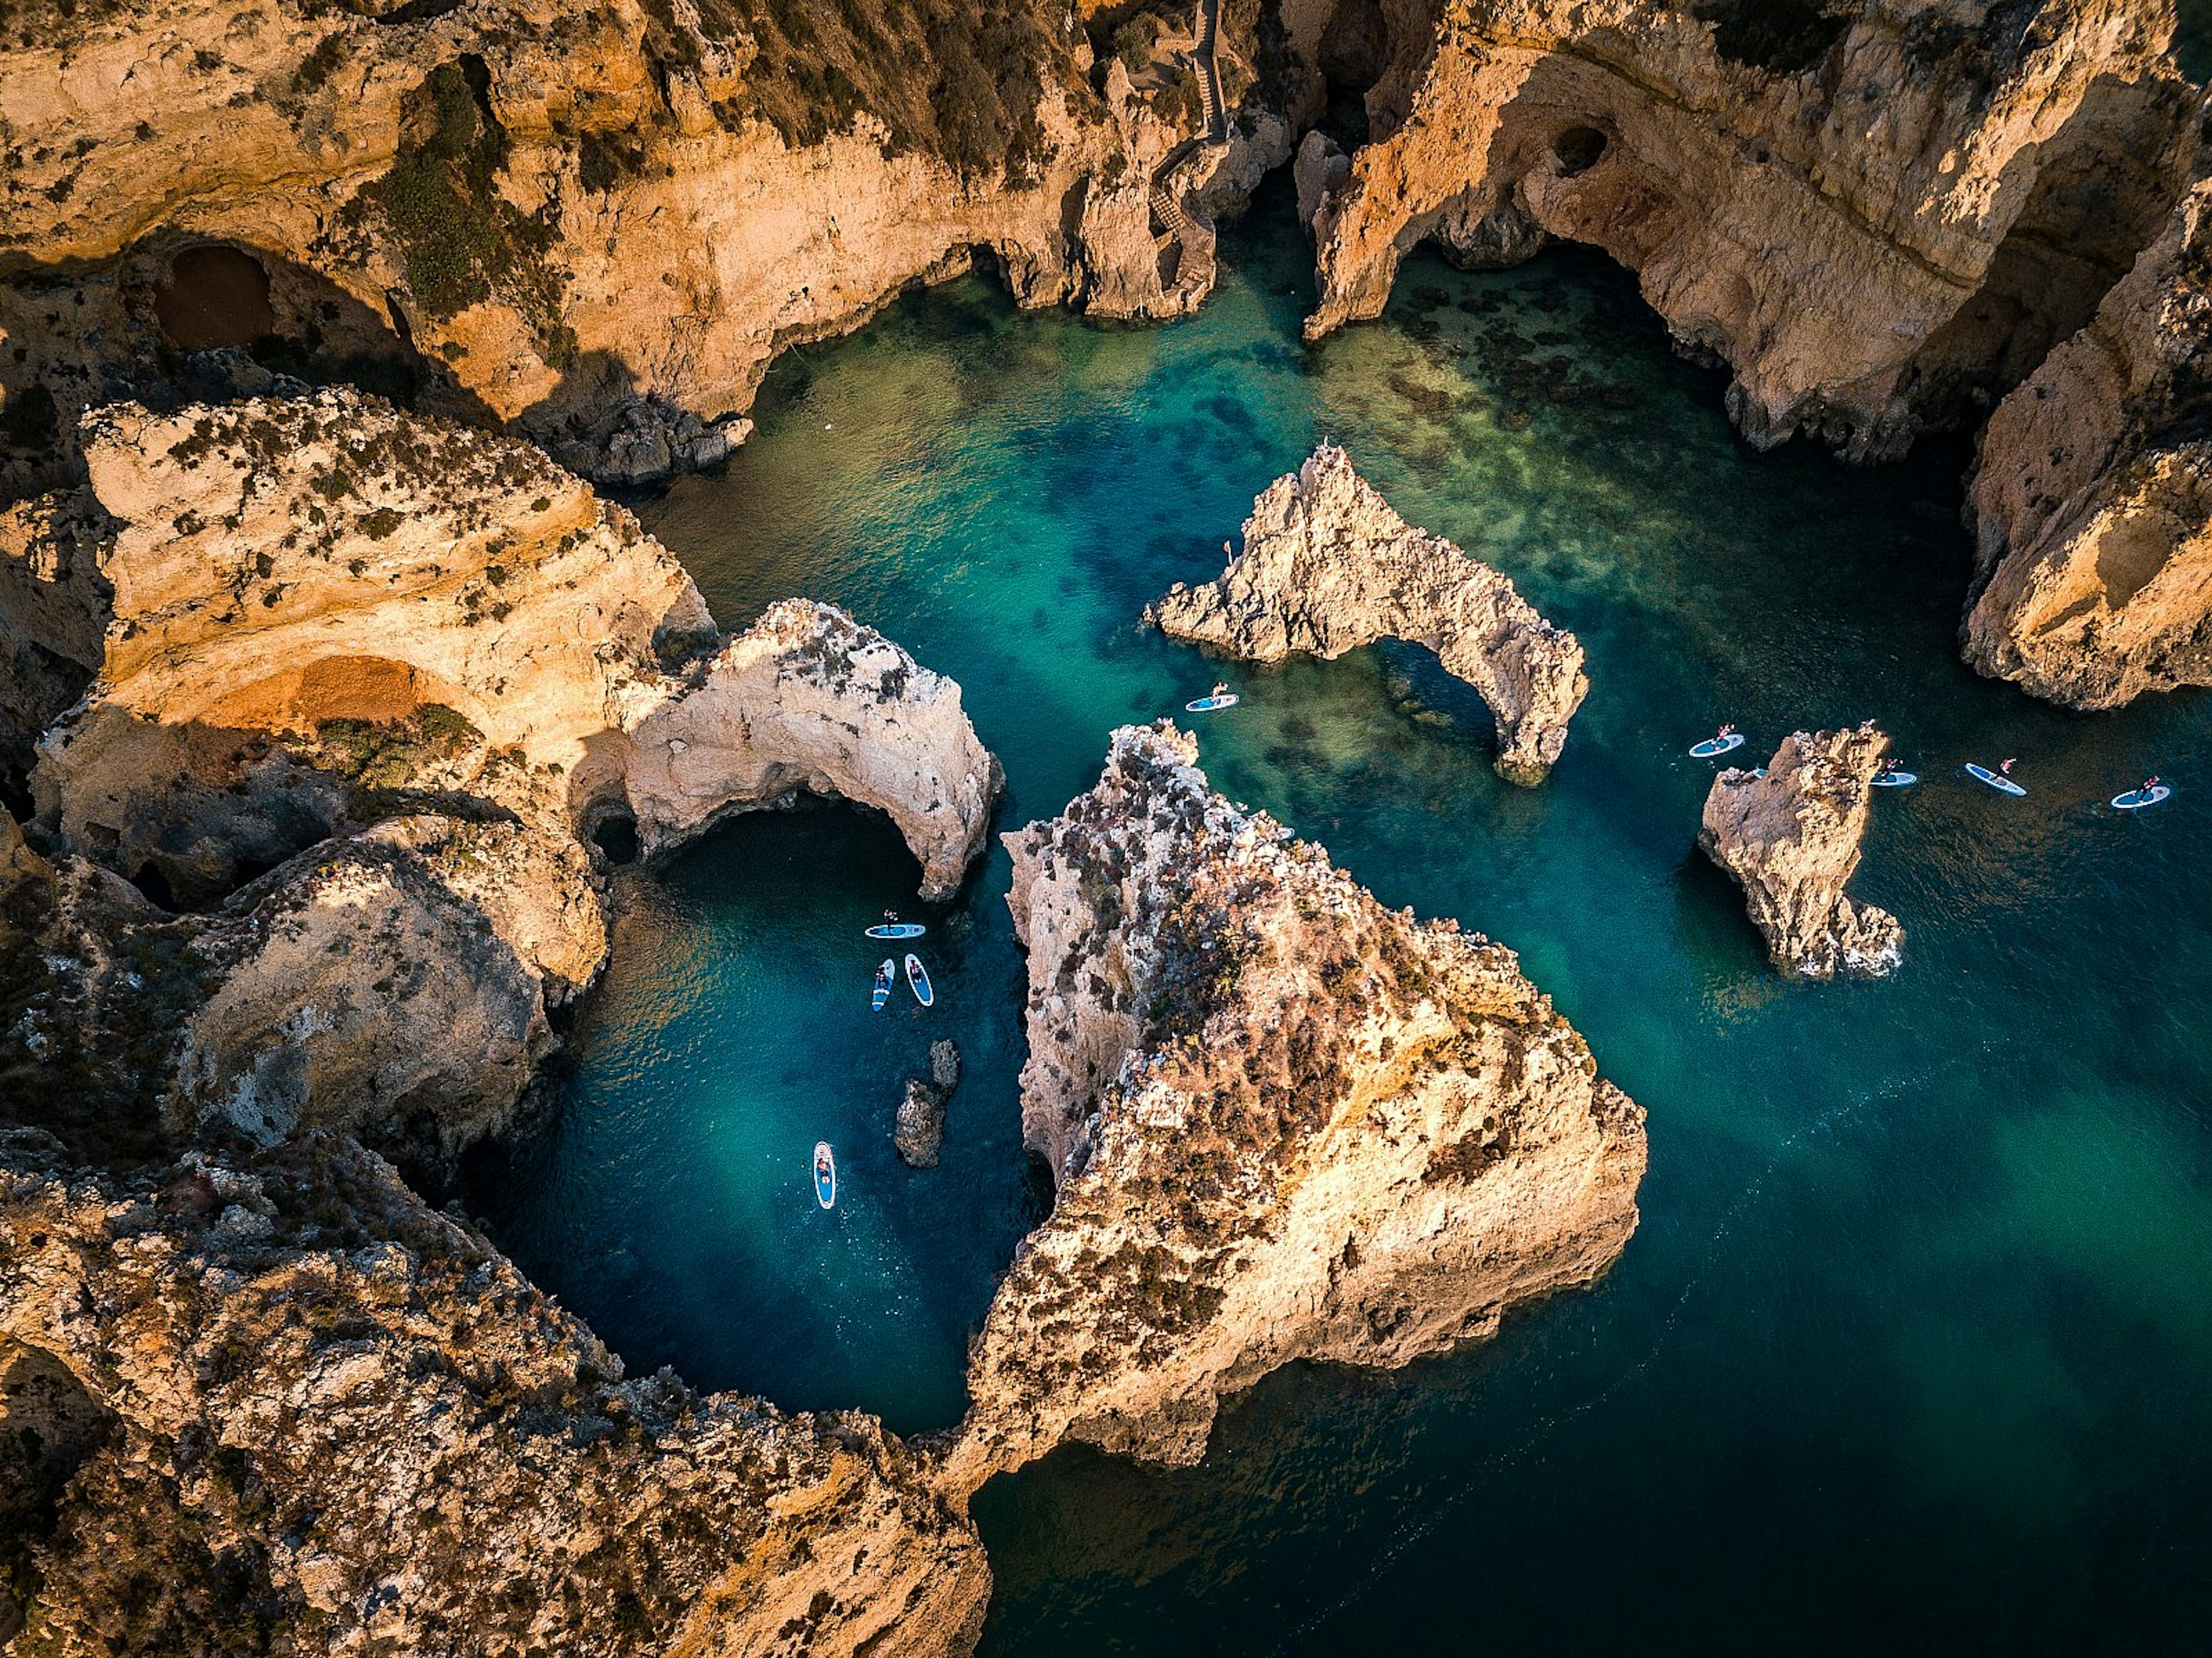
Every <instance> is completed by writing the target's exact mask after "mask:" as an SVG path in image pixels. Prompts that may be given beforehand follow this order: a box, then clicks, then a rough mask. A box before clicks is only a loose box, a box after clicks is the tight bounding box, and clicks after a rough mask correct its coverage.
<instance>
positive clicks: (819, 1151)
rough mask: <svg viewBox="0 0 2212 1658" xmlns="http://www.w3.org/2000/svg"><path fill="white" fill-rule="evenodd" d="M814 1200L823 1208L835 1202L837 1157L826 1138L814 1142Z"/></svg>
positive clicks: (831, 1205)
mask: <svg viewBox="0 0 2212 1658" xmlns="http://www.w3.org/2000/svg"><path fill="white" fill-rule="evenodd" d="M814 1201H815V1202H817V1203H818V1204H820V1205H821V1206H823V1208H824V1209H829V1208H832V1207H834V1206H836V1202H837V1158H836V1154H835V1153H834V1152H832V1151H830V1150H829V1141H827V1140H817V1141H815V1142H814Z"/></svg>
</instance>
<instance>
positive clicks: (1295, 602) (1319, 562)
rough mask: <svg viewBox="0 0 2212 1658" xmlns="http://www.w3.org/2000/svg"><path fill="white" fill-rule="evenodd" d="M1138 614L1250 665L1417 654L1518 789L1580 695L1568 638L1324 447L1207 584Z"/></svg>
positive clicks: (1540, 768)
mask: <svg viewBox="0 0 2212 1658" xmlns="http://www.w3.org/2000/svg"><path fill="white" fill-rule="evenodd" d="M1145 619H1146V621H1147V622H1149V623H1152V624H1153V625H1154V626H1155V627H1158V629H1161V630H1162V631H1163V632H1164V633H1166V634H1168V635H1171V636H1172V637H1174V638H1177V639H1188V640H1193V641H1197V642H1198V643H1200V644H1205V645H1211V646H1213V647H1217V648H1218V649H1220V650H1224V651H1226V652H1228V653H1231V654H1232V655H1235V656H1238V657H1242V658H1244V659H1247V660H1249V661H1255V662H1279V661H1280V660H1281V659H1283V658H1284V657H1285V656H1287V655H1289V654H1290V653H1292V652H1293V651H1301V652H1308V653H1311V654H1313V655H1316V656H1318V657H1321V658H1322V659H1324V660H1327V659H1331V658H1334V657H1339V656H1341V655H1343V654H1344V653H1346V651H1349V650H1353V649H1356V648H1357V647H1359V646H1362V645H1369V644H1372V643H1373V642H1374V641H1376V640H1378V639H1407V640H1411V641H1414V642H1415V643H1417V644H1420V645H1425V646H1426V647H1428V648H1429V649H1431V650H1432V651H1434V652H1435V653H1437V659H1438V660H1439V661H1441V662H1442V663H1443V665H1444V668H1445V671H1448V672H1449V673H1451V674H1454V675H1455V676H1456V677H1459V678H1461V679H1463V680H1465V681H1467V683H1468V684H1470V685H1472V686H1474V688H1475V689H1476V690H1478V691H1480V692H1481V693H1482V700H1483V701H1485V702H1486V703H1488V704H1489V706H1490V711H1491V713H1492V715H1494V716H1495V717H1496V719H1497V721H1498V759H1497V767H1498V775H1500V776H1501V777H1504V778H1505V779H1506V780H1508V781H1510V782H1515V783H1521V784H1524V785H1532V784H1535V783H1540V782H1541V781H1542V780H1543V779H1544V776H1545V774H1546V773H1547V772H1548V771H1550V769H1551V768H1552V766H1553V764H1554V763H1555V762H1557V761H1558V759H1559V751H1560V750H1561V749H1562V748H1564V747H1565V744H1566V740H1567V722H1568V721H1569V720H1571V719H1572V718H1573V717H1574V712H1575V710H1576V709H1577V708H1579V707H1581V706H1582V700H1583V695H1584V694H1585V693H1586V692H1588V690H1589V677H1588V676H1587V675H1585V674H1584V673H1583V647H1582V646H1581V644H1580V643H1579V642H1578V641H1577V640H1576V638H1575V636H1574V635H1572V634H1571V633H1568V632H1566V631H1565V629H1560V628H1555V627H1553V625H1552V624H1551V623H1548V622H1547V621H1546V620H1545V619H1544V618H1543V617H1542V616H1540V615H1538V614H1537V612H1536V610H1535V607H1534V606H1533V605H1531V604H1528V601H1527V600H1525V599H1523V598H1522V597H1521V595H1520V594H1519V593H1518V592H1516V591H1515V589H1514V586H1513V584H1512V582H1510V580H1507V579H1506V578H1505V577H1504V576H1503V575H1500V574H1498V572H1497V571H1495V570H1493V569H1492V568H1490V567H1489V566H1488V565H1486V564H1483V563H1481V562H1478V561H1476V560H1474V559H1472V558H1469V557H1468V556H1467V555H1466V554H1465V553H1463V552H1462V551H1461V550H1459V549H1458V548H1456V547H1455V546H1454V545H1452V544H1451V543H1450V542H1449V541H1446V540H1444V539H1443V537H1441V536H1432V535H1430V534H1429V533H1427V532H1426V531H1422V530H1417V529H1415V528H1414V527H1413V525H1409V524H1407V522H1406V520H1405V519H1402V518H1401V517H1399V516H1398V514H1397V513H1395V512H1394V511H1392V510H1391V507H1390V504H1389V502H1388V501H1384V500H1383V497H1382V496H1381V495H1379V494H1377V493H1376V490H1375V489H1374V488H1373V487H1372V486H1371V485H1370V484H1369V483H1367V482H1366V480H1364V478H1362V477H1360V476H1359V475H1358V473H1357V472H1356V471H1353V470H1352V461H1351V458H1350V457H1349V456H1347V455H1346V453H1345V452H1344V451H1343V450H1342V449H1340V448H1338V447H1337V446H1334V444H1328V443H1324V444H1322V446H1320V447H1319V448H1317V449H1316V450H1315V451H1314V452H1313V453H1312V454H1311V455H1310V456H1309V457H1308V458H1307V459H1306V461H1305V464H1304V465H1302V466H1300V467H1299V468H1298V470H1297V471H1296V472H1292V473H1289V474H1286V475H1285V476H1284V477H1279V478H1278V479H1276V480H1275V482H1274V483H1271V484H1269V485H1268V486H1267V489H1265V490H1264V491H1262V492H1261V495H1260V497H1259V499H1258V500H1257V501H1254V502H1253V504H1252V515H1251V517H1249V518H1248V519H1245V520H1244V550H1243V552H1241V553H1239V554H1237V556H1235V557H1234V558H1233V559H1231V562H1230V564H1229V568H1228V569H1227V570H1226V571H1225V572H1224V573H1223V574H1222V577H1221V579H1220V580H1218V581H1213V582H1209V583H1207V584H1206V586H1202V587H1197V588H1186V587H1184V586H1182V585H1181V584H1180V583H1178V584H1177V585H1176V587H1175V589H1174V590H1173V591H1172V592H1170V593H1169V594H1168V595H1167V596H1166V597H1165V598H1161V599H1158V600H1157V601H1155V602H1154V603H1153V604H1151V605H1150V606H1148V607H1147V608H1146V611H1145Z"/></svg>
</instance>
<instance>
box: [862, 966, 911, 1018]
mask: <svg viewBox="0 0 2212 1658" xmlns="http://www.w3.org/2000/svg"><path fill="white" fill-rule="evenodd" d="M912 959H913V958H912V957H908V960H909V961H910V960H912ZM897 982H898V963H896V962H894V961H892V960H891V958H890V957H888V956H886V957H884V964H883V965H882V966H881V967H879V968H878V969H876V989H875V994H874V997H873V999H872V1000H871V1001H870V1002H869V1003H868V1005H869V1006H870V1007H872V1008H873V1009H874V1010H875V1011H877V1012H878V1013H880V1012H882V1011H884V1003H885V1002H887V1001H889V1000H890V999H891V987H892V986H893V985H895V984H896V983H897Z"/></svg>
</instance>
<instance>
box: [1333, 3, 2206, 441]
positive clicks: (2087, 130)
mask: <svg viewBox="0 0 2212 1658" xmlns="http://www.w3.org/2000/svg"><path fill="white" fill-rule="evenodd" d="M1384 15H1385V16H1386V17H1387V18H1388V19H1389V22H1390V25H1391V27H1390V33H1391V40H1390V50H1389V52H1387V53H1385V54H1383V56H1384V57H1385V58H1386V59H1387V62H1388V64H1389V68H1388V71H1387V73H1385V74H1384V75H1383V79H1382V80H1381V82H1379V83H1378V84H1376V86H1375V87H1374V88H1373V89H1372V90H1371V91H1370V92H1369V93H1368V94H1367V98H1366V108H1367V114H1368V119H1369V125H1370V137H1371V139H1372V142H1370V143H1368V144H1367V145H1365V146H1364V147H1363V148H1361V149H1359V150H1358V152H1357V154H1356V155H1354V156H1353V158H1352V173H1351V177H1350V179H1348V180H1347V181H1346V183H1345V184H1344V185H1343V186H1342V188H1341V189H1340V190H1337V191H1334V195H1333V199H1332V202H1331V204H1330V206H1329V207H1328V209H1327V210H1324V211H1322V212H1321V213H1320V214H1318V215H1317V216H1316V221H1315V227H1316V234H1317V237H1318V240H1319V245H1320V265H1321V276H1322V294H1321V299H1320V302H1319V305H1318V307H1317V308H1316V311H1315V313H1314V315H1313V317H1312V318H1311V319H1310V322H1309V324H1308V330H1309V332H1310V334H1312V335H1316V336H1317V335H1319V334H1322V333H1326V332H1328V331H1329V330H1331V329H1334V328H1335V327H1337V326H1339V325H1341V324H1343V323H1345V322H1346V321H1349V320H1352V319H1357V318H1362V317H1371V316H1374V315H1376V313H1379V312H1380V311H1381V310H1382V308H1383V304H1384V301H1386V299H1387V298H1388V296H1389V289H1390V283H1391V281H1392V278H1393V276H1395V272H1396V270H1397V266H1398V263H1399V261H1400V259H1401V258H1402V257H1403V256H1404V255H1405V253H1406V252H1408V251H1409V250H1410V249H1412V248H1413V246H1416V245H1417V244H1418V243H1419V242H1421V241H1423V240H1436V241H1437V242H1439V243H1440V244H1442V245H1443V247H1444V248H1445V249H1446V250H1447V251H1448V252H1452V253H1454V254H1455V255H1456V256H1457V257H1461V258H1465V259H1467V260H1468V261H1470V262H1473V263H1476V264H1493V263H1499V262H1509V261H1510V260H1513V259H1517V258H1523V257H1526V255H1528V253H1531V252H1534V251H1535V250H1536V249H1537V248H1538V247H1540V246H1541V245H1542V243H1543V241H1544V240H1545V239H1546V238H1547V237H1559V238H1562V239H1565V240H1572V241H1577V242H1586V243H1590V244H1593V245H1595V246H1598V247H1600V248H1602V249H1603V250H1605V252H1607V253H1608V254H1610V255H1611V256H1612V257H1613V258H1615V259H1618V260H1619V261H1620V263H1621V264H1625V265H1626V266H1627V267H1628V268H1629V269H1630V270H1633V271H1635V272H1636V273H1637V275H1638V279H1639V281H1640V282H1641V285H1642V288H1643V290H1644V297H1645V298H1646V299H1647V300H1648V301H1650V304H1651V305H1652V307H1654V308H1655V309H1656V311H1658V313H1660V314H1661V315H1662V317H1664V318H1665V319H1667V322H1668V325H1669V327H1670V328H1671V329H1672V330H1673V331H1674V336H1675V338H1676V339H1677V340H1678V341H1679V342H1680V343H1681V344H1682V345H1683V346H1684V347H1685V348H1686V349H1690V350H1692V351H1694V352H1697V353H1699V354H1701V355H1704V354H1710V355H1715V356H1717V357H1719V358H1721V359H1723V360H1725V361H1726V362H1727V363H1728V365H1729V367H1731V368H1732V369H1733V370H1734V371H1735V383H1734V384H1733V386H1731V387H1730V388H1729V412H1730V413H1731V415H1732V416H1734V418H1735V422H1736V424H1737V425H1738V427H1739V428H1741V430H1742V431H1743V432H1744V434H1745V435H1746V436H1747V437H1748V438H1750V439H1751V440H1752V441H1753V442H1754V443H1757V444H1760V445H1762V446H1763V445H1766V444H1771V443H1776V442H1779V441H1780V440H1783V439H1784V438H1787V437H1788V436H1790V434H1792V433H1795V432H1798V431H1808V432H1813V433H1816V434H1819V435H1820V436H1821V437H1822V438H1823V439H1825V440H1826V441H1828V442H1830V443H1832V444H1833V445H1835V446H1838V447H1839V448H1841V449H1843V450H1844V452H1847V453H1849V454H1850V455H1853V456H1855V457H1859V458H1866V459H1870V458H1875V457H1882V456H1889V455H1894V454H1897V453H1899V452H1901V451H1902V449H1903V448H1904V447H1905V445H1906V444H1907V443H1908V442H1910V440H1911V438H1912V436H1913V435H1914V434H1916V433H1917V431H1919V430H1921V429H1922V428H1923V426H1924V425H1926V424H1928V423H1930V422H1941V421H1945V420H1948V419H1952V418H1955V417H1957V416H1959V415H1960V413H1961V412H1962V411H1963V410H1966V409H1967V408H1969V407H1971V405H1972V403H1973V402H1974V401H1975V400H1977V399H1979V398H1986V397H1989V396H1991V395H1993V394H1996V393H2001V392H2003V391H2004V390H2005V389H2006V388H2008V386H2011V385H2013V384H2015V383H2016V382H2017V381H2018V380H2020V379H2021V377H2022V376H2023V375H2024V374H2026V373H2027V371H2028V370H2029V369H2030V368H2032V367H2033V366H2034V364H2035V363H2036V361H2038V360H2039V358H2040V357H2041V356H2042V355H2043V354H2044V352H2045V351H2046V350H2047V349H2049V348H2050V347H2051V345H2052V344H2053V343H2056V342H2057V341H2058V340H2059V339H2062V338H2063V337H2065V336H2066V335H2067V334H2069V333H2070V332H2071V331H2074V330H2075V329H2076V328H2078V327H2080V326H2081V325H2082V323H2083V322H2084V321H2086V320H2087V318H2088V316H2089V315H2090V313H2092V311H2093V309H2094V308H2095V307H2096V304H2097V301H2098V299H2099V297H2100V295H2102V294H2103V293H2104V292H2105V290H2106V288H2109V287H2110V286H2111V284H2112V282H2113V281H2114V280H2115V279H2116V278H2118V276H2119V275H2120V274H2121V273H2122V272H2124V270H2126V269H2127V268H2128V265H2129V264H2130V261H2131V260H2132V259H2133V258H2134V257H2135V255H2136V252H2137V250H2139V249H2140V248H2142V246H2144V245H2145V244H2146V243H2147V242H2148V240H2150V238H2151V237H2152V236H2153V235H2154V234H2155V233H2156V229H2157V226H2158V224H2159V222H2160V220H2161V219H2162V218H2163V216H2165V213H2166V210H2167V208H2168V207H2169V205H2170V204H2171V203H2172V201H2173V199H2174V197H2175V195H2176V193H2177V191H2179V187H2180V185H2181V181H2182V179H2183V178H2184V177H2185V171H2186V150H2187V145H2186V142H2185V133H2186V130H2187V127H2188V118H2189V94H2188V91H2187V88H2186V86H2185V83H2184V82H2182V80H2181V78H2180V76H2179V74H2178V73H2177V72H2176V71H2175V70H2174V69H2173V68H2172V64H2171V63H2170V61H2169V60H2168V59H2167V58H2166V57H2165V56H2164V52H2165V47H2166V41H2167V39H2168V37H2169V35H2170V34H2171V33H2172V23H2173V17H2172V9H2171V7H2170V6H2167V5H2165V4H2162V3H2160V4H2144V3H2141V0H2052V3H2048V4H2043V5H2033V6H2022V5H2015V4H2010V3H2002V0H1906V3H1891V0H1863V3H1850V4H1844V5H1836V6H1811V5H1771V4H1765V3H1750V0H1742V3H1739V0H1720V3H1713V4H1701V5H1698V6H1695V7H1691V6H1679V7H1678V6H1671V5H1669V6H1655V5H1650V4H1648V3H1644V0H1596V3H1589V0H1571V3H1570V0H1442V3H1440V4H1439V5H1438V6H1437V7H1436V8H1433V9H1421V8H1412V9H1394V8H1385V9H1384Z"/></svg>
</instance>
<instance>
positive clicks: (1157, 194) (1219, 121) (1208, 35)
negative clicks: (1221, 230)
mask: <svg viewBox="0 0 2212 1658" xmlns="http://www.w3.org/2000/svg"><path fill="white" fill-rule="evenodd" d="M1220 21H1221V0H1198V27H1197V43H1196V46H1195V48H1194V52H1193V53H1192V61H1191V67H1192V68H1193V69H1194V70H1196V71H1197V74H1198V99H1199V106H1200V111H1201V112H1202V113H1203V114H1204V116H1205V120H1206V130H1205V131H1203V132H1201V133H1200V134H1199V136H1198V137H1194V138H1186V139H1184V140H1183V141H1182V143H1179V144H1177V145H1176V147H1175V148H1174V149H1171V150H1170V151H1169V152H1168V153H1167V155H1166V156H1165V157H1164V159H1163V160H1162V161H1161V162H1160V164H1159V166H1158V167H1156V168H1155V169H1154V170H1153V173H1152V190H1151V191H1150V192H1149V198H1150V201H1151V203H1152V217H1153V218H1154V219H1156V220H1158V222H1159V227H1160V229H1161V231H1162V232H1163V233H1164V234H1166V235H1169V236H1172V237H1173V238H1175V240H1176V242H1177V243H1178V244H1180V245H1181V247H1182V254H1181V257H1180V258H1179V259H1178V260H1177V263H1176V279H1175V280H1176V287H1177V288H1182V287H1186V286H1188V285H1190V284H1192V283H1194V282H1197V281H1199V280H1200V278H1201V276H1202V277H1203V278H1204V279H1205V280H1206V281H1209V282H1210V281H1211V278H1212V270H1213V227H1212V225H1210V224H1201V223H1199V222H1195V221H1194V220H1193V219H1192V217H1191V216H1190V214H1189V212H1188V211H1187V210H1185V208H1184V207H1183V204H1182V203H1183V198H1184V194H1185V192H1184V191H1183V189H1182V185H1181V184H1180V182H1179V175H1180V174H1181V173H1182V167H1183V165H1184V163H1185V162H1187V161H1189V160H1190V159H1191V158H1192V157H1193V156H1194V155H1197V154H1198V153H1199V151H1200V150H1201V149H1210V148H1212V147H1213V146H1215V145H1218V144H1225V143H1228V142H1229V117H1228V112H1227V110H1226V109H1225V106H1224V104H1225V100H1224V99H1223V96H1222V91H1221V64H1220V60H1219V59H1218V58H1217V57H1216V56H1215V54H1214V49H1213V48H1214V38H1215V31H1216V29H1217V28H1218V26H1219V24H1220Z"/></svg>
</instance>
